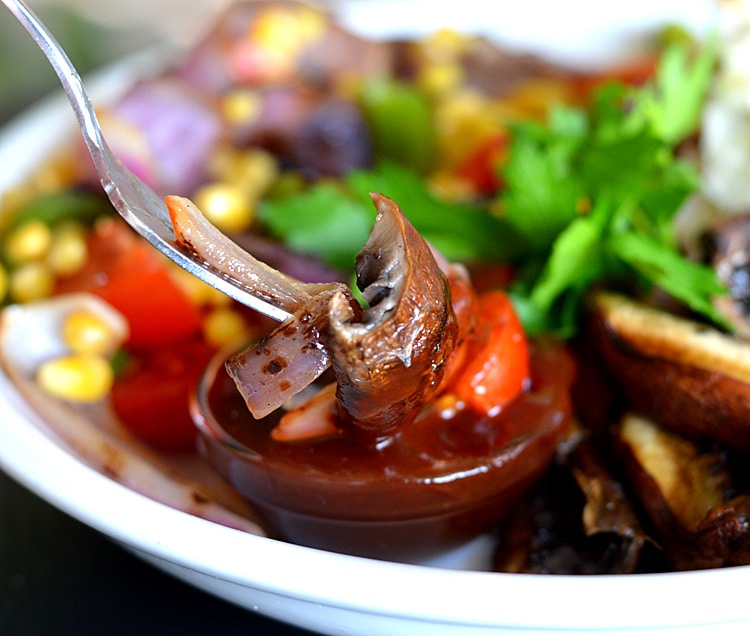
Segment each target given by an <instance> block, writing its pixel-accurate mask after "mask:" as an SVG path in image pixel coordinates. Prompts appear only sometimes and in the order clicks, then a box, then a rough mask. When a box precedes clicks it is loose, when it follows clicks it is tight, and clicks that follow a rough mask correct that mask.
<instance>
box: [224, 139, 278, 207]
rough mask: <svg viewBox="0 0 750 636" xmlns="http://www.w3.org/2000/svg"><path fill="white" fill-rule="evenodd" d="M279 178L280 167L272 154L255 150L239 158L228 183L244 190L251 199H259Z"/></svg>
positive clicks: (227, 179)
mask: <svg viewBox="0 0 750 636" xmlns="http://www.w3.org/2000/svg"><path fill="white" fill-rule="evenodd" d="M278 176H279V165H278V162H277V160H276V157H274V156H273V155H272V154H271V153H269V152H266V151H264V150H259V149H253V150H248V151H246V152H243V153H240V154H239V155H238V156H237V159H236V161H235V164H234V166H233V169H232V171H231V172H229V173H228V174H226V175H224V178H225V180H226V181H229V182H230V183H233V184H235V185H237V186H239V187H240V188H242V189H243V190H244V191H245V192H246V193H247V195H248V196H249V197H250V198H251V199H259V198H260V197H261V196H262V195H263V194H265V193H266V192H267V191H268V189H269V188H270V187H271V184H273V182H274V181H275V180H276V179H277V178H278Z"/></svg>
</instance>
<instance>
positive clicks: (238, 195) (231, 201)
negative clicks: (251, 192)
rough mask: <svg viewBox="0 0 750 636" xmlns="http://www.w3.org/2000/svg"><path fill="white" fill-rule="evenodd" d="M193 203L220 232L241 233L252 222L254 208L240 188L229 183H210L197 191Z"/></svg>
mask: <svg viewBox="0 0 750 636" xmlns="http://www.w3.org/2000/svg"><path fill="white" fill-rule="evenodd" d="M193 201H194V202H195V204H196V205H197V206H198V208H199V209H200V210H201V212H203V214H205V216H206V218H207V219H208V220H209V221H210V222H211V223H213V224H214V225H215V226H216V227H217V228H219V229H220V230H221V231H222V232H242V231H243V230H246V229H247V228H249V227H250V225H251V224H252V222H253V216H254V212H255V210H254V206H253V204H252V202H251V201H250V199H249V197H248V196H247V195H246V194H245V193H244V192H243V191H242V189H241V188H239V187H237V186H235V185H232V184H230V183H218V182H217V183H210V184H207V185H205V186H203V187H201V188H199V189H198V191H197V192H196V193H195V195H194V197H193Z"/></svg>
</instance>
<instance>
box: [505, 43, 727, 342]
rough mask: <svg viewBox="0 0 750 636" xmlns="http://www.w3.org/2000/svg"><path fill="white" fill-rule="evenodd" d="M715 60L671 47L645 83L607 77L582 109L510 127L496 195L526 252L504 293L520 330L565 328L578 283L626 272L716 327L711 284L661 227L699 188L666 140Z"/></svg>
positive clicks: (681, 129)
mask: <svg viewBox="0 0 750 636" xmlns="http://www.w3.org/2000/svg"><path fill="white" fill-rule="evenodd" d="M714 60H715V50H713V49H712V47H711V46H709V47H707V49H706V50H704V51H701V52H700V53H699V54H697V55H693V52H692V51H691V50H689V45H688V43H686V42H684V41H683V42H680V43H677V44H674V45H673V46H671V47H670V48H669V49H667V51H666V52H665V53H664V58H663V60H662V62H661V64H660V67H659V70H658V72H657V75H656V78H655V80H654V82H653V83H651V84H647V85H645V86H643V87H640V88H635V87H629V86H625V85H619V84H607V85H605V86H602V87H601V88H600V89H599V90H598V91H597V92H596V93H595V94H594V95H593V98H592V100H591V104H590V108H589V110H588V111H587V112H584V111H582V110H575V109H557V110H555V111H553V112H552V115H551V117H550V120H549V121H548V122H547V124H546V125H545V126H541V125H538V124H520V125H516V126H514V127H513V128H512V140H511V145H510V151H509V159H508V162H507V165H506V166H505V168H504V170H503V172H502V177H503V181H504V182H505V184H506V186H507V189H506V191H504V192H503V193H501V195H500V203H501V208H502V209H503V210H504V212H505V214H504V217H503V218H504V220H505V221H506V222H507V223H508V224H509V225H510V226H511V227H512V228H513V229H514V230H515V231H516V232H517V233H518V235H520V236H521V237H523V239H524V241H525V244H526V247H527V248H528V249H529V250H531V253H532V255H533V256H534V259H535V263H534V264H532V265H531V266H528V265H527V266H526V267H524V268H523V269H522V270H521V272H520V275H519V278H518V282H517V283H516V285H515V287H514V290H513V293H514V298H515V299H516V302H517V306H518V307H519V311H520V312H521V315H522V317H525V319H528V321H529V322H528V323H525V324H526V328H527V329H528V330H530V331H532V332H535V331H539V330H543V331H554V332H555V333H558V334H568V335H569V334H572V333H574V331H575V328H576V326H577V320H578V316H577V313H578V311H577V308H578V307H579V306H580V303H581V300H582V297H583V295H584V294H585V292H586V289H587V288H588V286H589V285H590V284H591V283H593V282H594V281H598V280H601V281H602V282H605V283H606V282H607V281H609V282H614V281H617V280H619V279H620V278H621V277H622V275H623V272H626V271H630V272H631V275H632V272H637V273H638V275H639V280H640V281H641V282H642V283H643V286H644V287H645V288H646V289H648V288H649V287H652V286H659V287H662V288H663V289H665V290H666V291H667V292H669V293H671V294H672V295H673V296H674V297H675V298H678V299H679V300H681V301H683V302H685V303H686V304H687V305H688V306H690V307H691V308H692V309H694V310H695V311H697V312H700V313H702V314H703V315H704V316H706V317H707V318H709V319H710V320H713V321H715V322H718V323H720V324H724V322H723V321H722V320H721V317H720V316H719V315H718V314H717V312H716V311H715V310H714V308H713V304H712V297H713V296H715V295H717V294H719V293H722V291H723V289H722V287H721V286H720V285H719V284H718V282H717V280H716V277H715V275H714V274H713V273H712V272H711V271H710V269H708V268H705V267H703V266H700V265H697V264H694V263H690V262H688V261H687V260H686V259H685V258H683V257H682V256H681V255H680V254H679V253H678V251H677V249H676V247H675V244H674V236H673V229H672V225H673V220H674V216H675V214H676V213H677V211H678V210H679V208H680V206H681V205H682V204H683V203H684V201H685V200H686V198H687V197H688V196H690V194H691V193H692V192H694V191H695V190H696V189H697V187H698V185H699V179H698V175H697V172H696V170H695V168H694V166H692V165H690V164H688V163H687V162H685V161H683V160H681V159H679V158H678V157H677V154H676V146H677V144H678V143H679V142H681V141H682V140H683V139H684V138H685V137H686V136H688V135H690V134H692V133H693V132H694V131H695V129H696V127H697V125H698V118H699V114H700V109H701V105H702V103H703V100H704V98H705V96H706V94H707V91H708V86H709V83H710V78H711V73H710V70H711V69H712V68H713V63H714Z"/></svg>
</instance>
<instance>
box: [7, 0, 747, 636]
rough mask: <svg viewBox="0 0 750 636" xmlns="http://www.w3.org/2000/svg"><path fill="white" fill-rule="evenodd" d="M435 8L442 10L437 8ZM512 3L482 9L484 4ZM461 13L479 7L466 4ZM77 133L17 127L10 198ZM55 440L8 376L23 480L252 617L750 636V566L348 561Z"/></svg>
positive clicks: (418, 626) (465, 631)
mask: <svg viewBox="0 0 750 636" xmlns="http://www.w3.org/2000/svg"><path fill="white" fill-rule="evenodd" d="M356 4H357V5H360V7H361V10H362V11H365V10H367V11H372V10H373V9H372V5H373V3H372V2H361V1H360V2H358V3H356ZM399 4H400V5H401V4H402V3H399ZM415 4H416V3H415V2H414V1H413V0H412V1H408V2H406V3H405V4H404V5H403V6H404V7H405V8H404V15H405V16H406V15H410V11H411V7H412V6H414V5H415ZM424 4H427V5H428V6H429V7H430V8H432V7H433V6H434V5H433V4H431V3H430V2H429V1H428V2H426V3H424ZM424 4H423V5H422V6H423V7H424ZM503 4H506V3H490V2H482V3H481V6H482V7H483V8H485V9H486V8H487V7H499V6H502V5H503ZM521 4H524V6H525V9H524V11H526V10H528V11H530V10H531V9H530V7H535V6H536V7H539V6H541V4H540V2H539V0H534V1H528V0H527V2H526V3H521ZM563 4H564V5H565V6H566V8H567V9H568V11H567V12H566V13H568V12H570V10H571V6H574V5H576V4H578V3H577V2H572V3H570V2H569V3H559V4H558V3H557V2H549V3H544V5H545V6H547V7H552V9H550V11H553V12H554V11H557V12H560V11H562V5H563ZM604 4H605V3H602V5H604ZM661 4H664V6H666V7H669V8H670V9H672V10H674V9H675V8H676V9H678V10H681V11H683V12H685V11H687V12H688V13H689V12H690V11H692V8H696V7H697V8H698V9H696V10H699V11H703V9H704V8H705V5H707V4H708V3H704V2H689V1H687V0H683V1H682V2H671V3H670V2H666V3H658V2H652V3H641V2H631V3H629V5H628V6H629V7H630V9H633V7H635V6H637V7H639V8H640V10H642V11H644V12H645V13H648V10H649V8H653V7H656V6H661ZM461 6H462V7H469V6H474V7H476V6H479V3H472V2H468V3H467V2H466V1H465V0H464V2H462V3H461ZM365 7H369V8H367V9H365ZM688 9H690V11H688ZM622 10H625V9H624V8H622ZM519 15H520V14H519ZM524 15H525V13H524ZM531 15H533V13H531ZM571 15H574V13H572V14H571ZM615 15H617V14H615ZM425 16H429V12H428V14H424V13H423V14H422V18H424V17H425ZM560 19H562V17H561V18H560ZM506 24H507V23H506ZM454 25H455V22H454ZM370 26H371V27H373V28H374V25H373V24H372V23H370ZM591 41H593V39H592V40H591ZM587 42H588V40H587ZM130 72H132V67H128V73H130ZM122 82H123V76H122V72H121V70H118V71H116V72H114V73H113V74H110V75H109V76H108V77H107V78H106V82H105V83H104V85H103V87H102V88H103V91H104V92H105V93H109V92H111V90H113V87H116V86H121V85H122ZM71 125H72V116H71V115H70V113H69V110H68V109H67V107H66V106H65V104H63V103H62V102H60V101H56V102H55V103H53V104H51V105H46V106H44V107H42V108H41V109H38V110H36V111H35V112H33V113H30V114H29V115H27V116H26V117H24V118H23V119H22V120H19V121H18V122H17V123H16V124H15V125H14V126H12V127H10V128H9V129H8V130H7V131H6V133H5V134H4V135H3V136H2V137H1V138H0V165H2V166H3V170H2V171H0V192H2V191H3V190H5V189H6V188H7V187H9V186H10V185H12V184H13V183H14V182H16V181H18V180H19V179H20V178H22V177H23V175H24V174H25V173H26V172H27V171H28V170H29V169H30V167H31V166H33V165H34V163H35V162H36V161H38V160H39V158H40V157H42V156H44V155H46V154H47V153H48V152H49V151H50V149H52V148H54V146H55V145H57V144H58V143H59V140H60V138H61V136H63V135H66V134H68V131H69V129H68V128H66V127H68V126H71ZM50 131H53V132H52V134H50ZM43 431H44V427H43V424H42V423H41V422H40V421H39V419H38V417H37V416H36V415H35V413H34V412H33V411H32V410H31V409H30V408H29V407H28V405H26V404H25V403H24V402H23V400H22V399H21V398H20V397H19V396H18V394H17V393H16V391H15V390H14V388H13V387H12V386H10V385H9V383H8V381H7V379H6V378H5V377H4V376H0V466H2V467H3V468H4V469H5V470H6V471H7V472H8V473H9V474H10V475H11V476H13V477H15V478H16V479H17V480H18V481H19V482H21V483H22V484H24V485H25V486H27V487H28V488H29V489H30V490H32V491H34V492H35V493H37V494H38V495H40V496H42V497H43V498H44V499H46V500H47V501H49V502H50V503H52V504H53V505H55V506H57V507H59V508H60V509H62V510H64V511H65V512H67V513H69V514H71V515H72V516H74V517H76V518H77V519H79V520H81V521H83V522H84V523H87V524H89V525H90V526H92V527H94V528H96V529H97V530H99V531H101V532H103V533H104V534H106V535H108V536H110V537H112V538H113V539H115V540H116V541H118V542H120V543H122V544H123V545H124V546H126V547H127V548H128V549H130V550H132V551H134V552H135V553H137V554H139V555H140V556H141V557H143V558H144V559H147V560H148V561H150V562H151V563H153V564H154V565H155V566H157V567H159V568H161V569H163V570H165V571H167V572H170V573H172V574H174V575H175V576H177V577H179V578H181V579H183V580H185V581H188V582H190V583H192V584H195V585H196V586H199V587H201V588H203V589H205V590H207V591H209V592H211V593H214V594H216V595H218V596H221V597H223V598H225V599H227V600H230V601H232V602H235V603H237V604H239V605H241V606H243V607H247V608H249V609H253V610H256V611H259V612H261V613H264V614H267V615H269V616H272V617H275V618H279V619H281V620H285V621H288V622H290V623H293V624H296V625H300V626H304V627H307V628H309V629H313V630H317V631H320V632H322V633H326V634H331V635H333V634H351V635H357V634H362V635H366V636H378V635H380V634H382V635H387V636H394V635H397V634H409V635H410V636H419V635H422V634H424V635H429V636H440V635H443V634H451V635H457V636H458V635H460V636H464V635H465V636H471V635H474V634H476V635H479V634H489V633H500V634H503V635H506V636H508V635H513V634H518V635H521V634H523V635H524V636H529V634H534V635H540V634H552V633H556V634H559V633H565V634H568V635H570V634H574V633H586V634H589V635H591V634H601V633H605V632H606V633H611V630H635V631H634V632H632V633H638V634H659V635H660V636H667V635H670V636H672V635H677V634H679V635H683V634H684V635H696V634H706V635H709V634H710V635H711V636H722V635H724V634H748V633H750V604H748V602H747V590H748V589H750V567H741V568H733V569H727V570H716V571H707V572H694V573H684V574H666V575H637V576H635V575H633V576H604V577H569V576H554V577H551V576H530V575H506V574H493V573H486V572H469V571H453V570H446V569H439V568H427V567H421V566H410V565H399V564H393V563H386V562H379V561H372V560H366V559H360V558H354V557H347V556H342V555H336V554H331V553H326V552H322V551H317V550H312V549H308V548H302V547H298V546H294V545H289V544H285V543H281V542H277V541H273V540H270V539H266V538H262V537H257V536H252V535H247V534H244V533H241V532H238V531H235V530H231V529H228V528H225V527H222V526H219V525H216V524H213V523H210V522H207V521H204V520H201V519H198V518H195V517H192V516H189V515H186V514H184V513H181V512H179V511H177V510H174V509H171V508H169V507H166V506H164V505H161V504H158V503H156V502H154V501H152V500H150V499H147V498H145V497H143V496H141V495H138V494H136V493H134V492H132V491H130V490H128V489H126V488H124V487H123V486H120V485H119V484H117V483H115V482H113V481H111V480H110V479H109V478H107V477H105V476H103V475H101V474H99V473H97V472H95V471H93V470H92V469H90V468H89V467H87V466H86V465H84V464H83V463H81V462H80V461H79V460H78V459H77V458H76V457H75V456H74V455H72V454H71V453H70V452H68V451H67V450H65V449H64V448H62V447H60V446H58V445H57V443H56V442H55V441H54V440H53V439H52V438H51V437H49V436H48V435H46V434H45V433H44V432H43ZM618 633H621V632H618Z"/></svg>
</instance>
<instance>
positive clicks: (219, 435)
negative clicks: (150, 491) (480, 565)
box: [191, 345, 574, 561]
mask: <svg viewBox="0 0 750 636" xmlns="http://www.w3.org/2000/svg"><path fill="white" fill-rule="evenodd" d="M223 360H224V358H222V357H217V358H215V359H214V360H213V361H212V363H211V364H210V365H209V367H208V368H207V370H206V372H205V374H204V376H203V378H202V381H201V383H200V386H199V387H198V390H197V391H196V393H195V395H194V397H193V400H192V405H191V409H192V414H193V419H194V421H195V423H196V426H197V428H198V431H199V450H200V452H201V454H202V455H203V456H204V457H205V459H206V460H207V461H208V463H209V464H210V465H211V466H212V467H213V468H214V469H215V470H216V471H217V472H218V473H219V474H220V475H222V476H223V477H224V478H225V479H226V480H227V481H228V482H229V483H230V484H231V485H232V486H233V487H234V488H235V489H236V490H237V491H239V493H241V494H242V495H243V496H244V497H245V498H246V499H247V500H248V501H249V502H250V503H251V504H252V505H253V507H254V509H255V511H256V512H257V514H258V515H259V517H260V519H261V520H262V521H263V522H264V523H265V524H266V527H267V529H268V531H269V532H270V534H271V535H272V536H275V537H277V538H279V539H282V540H286V541H290V542H293V543H297V544H300V545H304V546H309V547H315V548H321V549H325V550H329V551H333V552H341V553H347V554H354V555H359V556H366V557H374V558H380V559H388V560H396V561H404V560H405V561H416V560H425V559H430V558H433V557H436V556H438V555H440V554H443V553H445V552H446V551H448V550H451V549H454V548H457V547H459V546H461V545H463V544H465V543H467V542H469V541H471V540H472V539H474V538H475V537H477V536H478V535H480V534H482V533H484V532H487V531H488V530H491V529H492V528H493V527H494V526H495V525H496V524H497V522H498V521H499V520H500V519H501V518H502V516H503V515H504V514H505V513H506V512H507V511H508V510H509V508H511V507H512V506H513V505H514V504H515V503H516V502H517V501H518V499H519V498H520V497H521V496H522V495H523V493H524V492H525V491H526V489H527V488H528V487H529V486H530V485H531V484H533V483H534V482H535V481H536V480H537V479H538V478H539V477H540V476H541V474H542V473H543V472H544V471H545V470H546V469H547V467H548V466H549V465H550V463H551V462H552V460H553V458H554V455H555V451H556V448H557V445H558V443H559V441H560V440H561V438H562V437H563V436H564V434H565V432H566V431H567V430H568V426H569V423H570V421H571V407H570V399H569V389H570V385H571V383H572V381H573V376H574V369H573V363H572V361H571V359H570V357H569V356H568V355H567V353H566V352H565V351H564V350H563V349H562V348H561V347H559V346H557V345H543V346H535V347H534V348H533V353H532V386H531V388H530V390H528V391H527V392H525V393H524V394H522V395H521V396H519V397H518V398H517V399H516V400H514V401H513V402H512V403H511V404H510V405H508V406H507V407H506V408H505V409H503V411H502V413H500V414H497V415H495V416H493V417H489V416H476V415H475V414H469V413H468V412H465V411H459V412H458V414H457V415H454V416H453V417H448V416H447V414H446V413H445V412H440V411H438V409H437V408H433V409H428V411H427V413H425V414H423V415H420V417H418V418H417V420H416V421H415V422H414V423H413V424H411V425H409V426H405V427H403V428H402V429H401V430H399V431H397V432H396V433H395V434H394V435H392V436H391V437H389V438H388V439H386V440H381V441H380V442H373V443H363V441H362V438H361V437H360V436H358V435H357V434H356V433H354V432H350V431H348V430H346V429H343V430H342V433H341V434H340V435H336V436H333V437H329V438H323V439H319V440H315V441H306V442H293V443H290V442H276V441H273V440H272V439H271V436H270V431H271V429H272V428H273V427H274V425H275V423H276V420H277V419H278V418H274V416H273V415H272V416H269V417H268V418H265V419H263V420H255V419H254V418H253V417H252V416H251V415H250V413H249V411H248V410H247V408H246V406H245V404H244V401H243V399H242V397H241V395H240V394H239V392H238V391H237V389H236V388H235V386H234V383H233V381H232V380H231V378H230V377H229V376H228V375H227V373H226V372H225V370H224V367H223Z"/></svg>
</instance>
